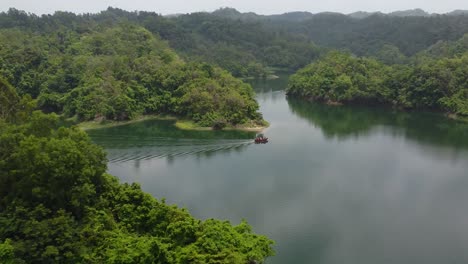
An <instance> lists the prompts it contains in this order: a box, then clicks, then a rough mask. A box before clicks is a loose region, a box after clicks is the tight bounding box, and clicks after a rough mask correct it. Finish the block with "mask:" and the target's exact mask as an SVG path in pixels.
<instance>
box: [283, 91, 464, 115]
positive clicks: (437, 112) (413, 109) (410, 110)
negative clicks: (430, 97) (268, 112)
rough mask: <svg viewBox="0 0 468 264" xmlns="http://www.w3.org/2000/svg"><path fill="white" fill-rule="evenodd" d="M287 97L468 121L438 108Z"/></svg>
mask: <svg viewBox="0 0 468 264" xmlns="http://www.w3.org/2000/svg"><path fill="white" fill-rule="evenodd" d="M286 97H290V98H292V99H295V100H303V101H307V102H314V103H320V104H325V105H328V106H332V107H340V106H358V107H376V108H382V109H392V110H397V111H400V112H407V113H411V112H415V113H432V114H436V115H441V116H444V117H445V118H447V119H450V120H453V121H459V122H468V117H466V116H460V115H457V114H454V113H450V112H444V111H443V110H438V109H416V108H404V107H401V106H398V105H391V104H377V103H376V104H374V103H370V104H366V103H358V102H347V103H345V102H340V101H331V100H328V101H326V100H317V99H314V98H313V97H302V96H298V95H296V94H288V93H286Z"/></svg>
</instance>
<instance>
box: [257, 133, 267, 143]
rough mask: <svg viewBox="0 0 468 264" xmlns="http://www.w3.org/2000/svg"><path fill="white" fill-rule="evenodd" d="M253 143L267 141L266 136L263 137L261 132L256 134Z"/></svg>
mask: <svg viewBox="0 0 468 264" xmlns="http://www.w3.org/2000/svg"><path fill="white" fill-rule="evenodd" d="M254 142H255V144H266V143H268V138H267V137H264V136H263V134H260V135H257V137H255V140H254Z"/></svg>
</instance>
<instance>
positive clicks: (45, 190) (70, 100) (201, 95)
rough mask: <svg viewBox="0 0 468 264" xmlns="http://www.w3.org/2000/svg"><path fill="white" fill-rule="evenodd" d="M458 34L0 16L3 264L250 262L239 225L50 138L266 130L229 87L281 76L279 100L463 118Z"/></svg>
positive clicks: (466, 82)
mask: <svg viewBox="0 0 468 264" xmlns="http://www.w3.org/2000/svg"><path fill="white" fill-rule="evenodd" d="M467 33H468V15H466V14H465V12H454V13H452V14H446V15H429V14H425V13H421V12H420V11H418V10H415V11H412V12H407V13H404V12H403V13H394V14H388V15H386V14H381V13H373V14H368V13H354V14H350V15H343V14H336V13H321V14H311V13H307V12H296V13H288V14H283V15H273V16H260V15H256V14H253V13H240V12H238V11H236V10H234V9H220V10H217V11H215V12H213V13H206V12H200V13H193V14H184V15H175V16H169V17H165V16H161V15H159V14H157V13H154V12H136V11H135V12H128V11H124V10H120V9H116V8H109V9H107V10H106V11H103V12H100V13H98V14H81V15H76V14H73V13H68V12H56V13H55V14H53V15H42V16H37V15H34V14H28V13H26V12H23V11H19V10H16V9H10V10H9V11H8V12H3V13H0V223H1V224H0V262H1V263H103V262H106V263H259V262H262V261H263V260H264V259H265V258H266V257H268V256H271V255H273V253H274V252H273V250H272V244H273V242H272V241H271V240H269V239H268V238H266V237H264V236H261V235H256V234H254V233H252V230H251V228H250V226H249V225H248V224H247V223H245V222H242V223H240V224H239V225H237V226H233V225H231V224H230V223H229V222H223V221H219V220H213V219H210V220H205V221H201V220H197V219H195V218H193V217H192V216H191V215H190V214H189V213H188V212H187V211H186V210H184V209H180V208H177V207H175V206H170V205H167V204H166V203H165V202H164V200H157V199H155V198H153V197H151V196H150V195H148V194H146V193H144V192H142V190H141V188H140V187H139V185H138V184H120V183H118V181H117V179H116V178H115V177H113V176H111V175H108V174H107V173H106V163H107V160H106V156H105V153H104V152H103V150H102V149H101V148H100V147H98V146H96V145H94V144H92V143H91V141H90V139H89V138H88V136H87V135H86V134H85V133H84V132H83V131H81V130H79V129H78V128H77V127H69V126H68V127H63V126H62V125H63V124H64V123H65V122H66V123H67V124H69V123H70V122H72V123H78V122H82V121H87V120H97V121H104V120H116V121H121V120H129V119H134V118H137V117H139V116H141V115H174V116H177V117H180V118H187V119H190V120H193V121H194V122H196V123H197V124H198V125H200V126H210V127H213V128H224V127H225V126H239V125H244V126H258V125H263V124H264V121H263V118H262V115H261V114H260V113H259V112H258V109H259V105H258V103H257V101H256V100H255V94H254V91H253V89H252V87H251V86H250V85H248V84H246V83H244V82H243V81H242V80H240V79H237V78H236V77H268V75H271V74H272V73H274V70H275V69H278V68H280V69H283V70H289V71H296V70H298V71H297V73H296V74H295V75H293V76H292V77H291V79H290V83H289V87H288V90H287V92H288V94H289V95H290V96H291V97H293V96H296V97H301V98H306V99H312V100H317V101H323V102H327V103H330V104H340V103H360V104H375V105H389V106H393V107H396V108H402V109H430V110H435V111H443V112H446V113H450V114H454V115H457V116H462V117H468V35H467ZM335 49H336V50H335ZM270 77H271V76H270ZM291 102H292V103H291V106H292V107H293V108H295V111H296V112H297V113H302V111H301V109H306V108H307V109H308V107H310V105H303V104H302V103H303V102H302V103H301V102H293V101H291ZM316 112H318V111H316ZM329 112H331V113H332V114H334V115H336V116H343V114H342V110H340V109H338V108H337V109H335V110H329ZM309 118H310V119H311V120H312V119H313V120H314V121H316V120H319V121H321V122H322V124H325V125H324V127H325V126H327V127H328V126H331V127H332V128H333V125H334V124H336V122H333V124H329V123H330V121H329V120H327V119H324V120H320V119H319V118H318V117H316V116H312V117H309ZM347 120H348V121H349V120H351V121H352V122H350V123H354V122H355V120H357V119H356V118H355V117H349V118H347ZM382 122H383V121H381V119H380V117H378V116H376V117H375V122H374V123H376V124H380V123H382ZM408 122H411V120H410V121H408ZM338 123H340V122H338ZM358 123H359V122H358ZM371 125H372V124H367V125H365V126H364V127H356V128H355V129H356V131H362V130H365V129H368V127H369V126H371ZM463 129H464V127H463ZM331 130H333V129H331ZM336 133H338V134H340V133H342V132H340V131H338V132H336ZM330 134H331V135H333V133H330ZM343 134H345V133H344V132H343Z"/></svg>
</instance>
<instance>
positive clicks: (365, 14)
mask: <svg viewBox="0 0 468 264" xmlns="http://www.w3.org/2000/svg"><path fill="white" fill-rule="evenodd" d="M372 15H383V13H381V12H365V11H357V12H354V13H351V14H348V16H350V17H352V18H357V19H363V18H366V17H370V16H372Z"/></svg>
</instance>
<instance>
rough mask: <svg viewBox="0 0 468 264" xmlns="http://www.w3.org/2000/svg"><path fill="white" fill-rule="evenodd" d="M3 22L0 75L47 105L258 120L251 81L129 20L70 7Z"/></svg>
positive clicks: (206, 122) (96, 115)
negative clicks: (192, 56) (183, 55)
mask: <svg viewBox="0 0 468 264" xmlns="http://www.w3.org/2000/svg"><path fill="white" fill-rule="evenodd" d="M20 14H21V13H20ZM67 16H70V17H72V18H73V19H71V20H67V19H66V17H67ZM10 17H11V15H10ZM3 18H5V17H3ZM35 20H38V21H40V22H41V23H42V24H41V23H37V24H36V23H34V22H33V21H35ZM10 22H11V23H13V26H12V27H10V28H8V29H1V30H0V47H1V49H0V75H1V76H3V78H5V79H6V80H7V81H8V82H10V83H11V84H12V85H13V86H14V87H16V88H17V89H18V92H19V93H20V94H29V95H31V96H32V97H33V98H34V99H37V100H38V106H39V107H40V109H42V110H44V111H46V112H55V113H59V114H63V115H64V116H65V117H74V118H76V119H77V120H78V121H84V120H102V119H110V120H127V119H133V118H135V117H137V116H140V115H143V114H172V115H176V116H179V117H184V118H188V119H191V120H193V121H195V122H197V123H199V125H201V126H217V127H222V126H225V125H239V124H249V125H250V124H253V123H261V122H262V118H261V115H260V114H259V113H258V112H257V110H258V104H257V102H256V101H255V98H254V92H253V90H252V88H251V87H250V85H248V84H245V83H243V82H242V81H240V80H238V79H235V78H234V77H232V76H231V75H230V74H229V73H228V72H226V71H224V70H222V69H220V68H218V67H214V66H211V65H209V64H205V63H186V62H185V61H183V60H181V59H180V58H179V56H178V55H177V54H176V53H175V52H174V51H172V49H171V48H170V47H169V46H168V45H167V43H165V42H164V41H162V40H161V39H160V38H159V37H158V36H157V35H153V34H152V33H151V32H149V31H148V30H146V29H145V28H143V27H141V26H138V25H134V24H133V23H131V22H119V23H113V22H112V23H108V22H106V21H105V19H103V21H99V20H98V19H96V20H86V19H85V18H84V17H80V18H77V17H75V16H74V15H71V14H63V16H61V15H60V14H57V17H50V18H49V17H43V18H37V17H34V16H26V17H25V19H24V20H21V19H20V18H17V19H13V20H11V21H10ZM91 22H92V23H91ZM3 23H5V20H3ZM7 23H8V22H7ZM21 23H23V25H21ZM29 23H32V24H29ZM253 125H255V124H253Z"/></svg>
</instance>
